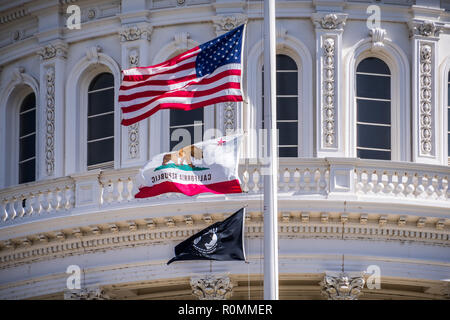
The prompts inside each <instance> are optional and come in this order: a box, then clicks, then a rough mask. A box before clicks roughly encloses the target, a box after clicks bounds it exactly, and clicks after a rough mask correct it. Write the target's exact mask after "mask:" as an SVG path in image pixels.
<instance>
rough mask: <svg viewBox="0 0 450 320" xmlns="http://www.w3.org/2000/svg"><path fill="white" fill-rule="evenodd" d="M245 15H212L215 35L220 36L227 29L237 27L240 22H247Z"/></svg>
mask: <svg viewBox="0 0 450 320" xmlns="http://www.w3.org/2000/svg"><path fill="white" fill-rule="evenodd" d="M247 19H248V18H247V16H246V15H245V14H242V13H235V14H227V15H217V16H214V17H212V22H213V24H214V27H215V28H216V35H217V36H220V35H222V34H224V33H227V32H228V31H230V30H232V29H234V28H236V27H239V26H240V25H241V24H243V23H246V22H247Z"/></svg>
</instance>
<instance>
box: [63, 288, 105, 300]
mask: <svg viewBox="0 0 450 320" xmlns="http://www.w3.org/2000/svg"><path fill="white" fill-rule="evenodd" d="M110 299H111V298H110V297H109V296H108V295H107V294H106V293H105V291H104V290H103V289H101V288H95V289H74V290H67V291H65V292H64V300H110Z"/></svg>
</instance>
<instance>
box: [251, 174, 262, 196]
mask: <svg viewBox="0 0 450 320" xmlns="http://www.w3.org/2000/svg"><path fill="white" fill-rule="evenodd" d="M252 176H253V179H252V180H253V184H254V187H253V192H254V193H258V192H259V190H260V189H259V184H258V182H259V180H260V177H261V175H260V174H259V170H258V169H257V168H255V171H253V175H252Z"/></svg>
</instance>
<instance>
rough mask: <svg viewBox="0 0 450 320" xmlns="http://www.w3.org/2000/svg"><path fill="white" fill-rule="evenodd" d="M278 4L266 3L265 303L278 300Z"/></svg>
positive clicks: (270, 0) (265, 1)
mask: <svg viewBox="0 0 450 320" xmlns="http://www.w3.org/2000/svg"><path fill="white" fill-rule="evenodd" d="M275 30H276V25H275V0H264V125H265V128H267V130H268V133H269V134H268V139H267V146H266V150H267V156H268V159H267V160H268V163H267V165H266V168H265V169H266V170H267V171H266V172H265V175H264V299H265V300H278V197H277V190H278V187H277V178H278V156H277V148H278V146H277V131H276V130H277V122H276V119H277V117H276V107H277V105H276V37H275Z"/></svg>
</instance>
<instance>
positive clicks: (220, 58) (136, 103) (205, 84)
mask: <svg viewBox="0 0 450 320" xmlns="http://www.w3.org/2000/svg"><path fill="white" fill-rule="evenodd" d="M243 34H244V25H241V26H240V27H237V28H236V29H233V30H231V31H230V32H228V33H225V34H224V35H222V36H220V37H218V38H215V39H213V40H211V41H208V42H206V43H204V44H201V45H199V46H197V47H195V48H193V49H191V50H188V51H186V52H184V53H182V54H180V55H178V56H176V57H174V58H172V59H170V60H168V61H165V62H163V63H160V64H157V65H154V66H150V67H138V68H131V69H127V70H123V71H122V72H123V80H122V85H121V86H120V91H119V105H120V107H121V109H122V124H123V125H125V126H129V125H132V124H133V123H136V122H138V121H140V120H142V119H145V118H147V117H149V116H151V115H152V114H154V113H155V112H156V111H158V110H161V109H181V110H192V109H196V108H202V107H205V106H208V105H212V104H215V103H219V102H226V101H242V92H241V70H242V69H241V68H242V63H241V53H242V43H243V40H242V39H243Z"/></svg>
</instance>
